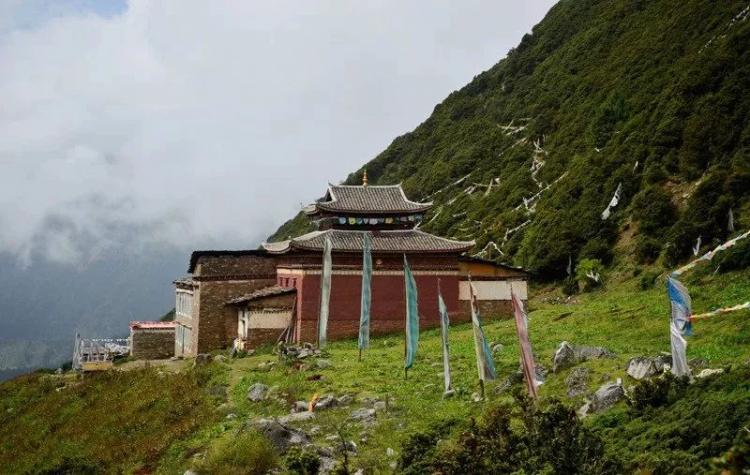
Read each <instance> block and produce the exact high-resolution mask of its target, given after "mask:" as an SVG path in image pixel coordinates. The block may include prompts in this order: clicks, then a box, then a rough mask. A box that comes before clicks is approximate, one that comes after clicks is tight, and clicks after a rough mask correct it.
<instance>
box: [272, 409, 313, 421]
mask: <svg viewBox="0 0 750 475" xmlns="http://www.w3.org/2000/svg"><path fill="white" fill-rule="evenodd" d="M312 419H315V413H314V412H310V411H307V412H295V413H294V414H289V415H288V416H281V417H279V422H281V423H282V424H290V423H294V422H305V421H309V420H312Z"/></svg>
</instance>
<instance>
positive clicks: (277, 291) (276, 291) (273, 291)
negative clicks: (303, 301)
mask: <svg viewBox="0 0 750 475" xmlns="http://www.w3.org/2000/svg"><path fill="white" fill-rule="evenodd" d="M296 291H297V289H295V288H294V287H281V286H279V285H272V286H270V287H263V288H262V289H258V290H255V291H253V292H250V293H248V294H245V295H241V296H239V297H235V298H233V299H231V300H229V301H228V302H227V303H228V304H232V305H234V304H239V303H245V302H250V301H251V300H256V299H260V298H263V297H274V296H276V295H284V294H291V293H293V292H296Z"/></svg>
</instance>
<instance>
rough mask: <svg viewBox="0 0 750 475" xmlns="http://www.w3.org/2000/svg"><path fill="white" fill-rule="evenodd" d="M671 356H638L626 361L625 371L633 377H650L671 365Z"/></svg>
mask: <svg viewBox="0 0 750 475" xmlns="http://www.w3.org/2000/svg"><path fill="white" fill-rule="evenodd" d="M671 364H672V357H671V356H653V357H652V356H638V357H635V358H630V360H629V361H628V369H627V373H628V376H630V377H631V378H633V379H644V378H651V377H653V376H656V375H658V374H661V373H662V372H664V369H665V367H666V366H671Z"/></svg>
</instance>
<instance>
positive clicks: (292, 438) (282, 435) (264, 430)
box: [253, 419, 310, 453]
mask: <svg viewBox="0 0 750 475" xmlns="http://www.w3.org/2000/svg"><path fill="white" fill-rule="evenodd" d="M253 426H254V427H255V428H256V429H257V430H258V432H260V433H261V434H263V435H264V436H266V438H267V439H268V440H269V441H270V442H271V444H273V446H274V447H275V448H276V450H278V451H279V452H282V453H283V452H286V451H287V450H288V449H289V447H291V446H292V445H307V444H310V437H309V436H308V435H307V434H305V433H304V432H302V431H301V430H298V429H294V428H292V427H289V426H287V425H286V424H284V423H282V422H280V421H275V420H273V419H258V420H256V421H253Z"/></svg>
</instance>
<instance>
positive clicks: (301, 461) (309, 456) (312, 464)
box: [284, 447, 320, 475]
mask: <svg viewBox="0 0 750 475" xmlns="http://www.w3.org/2000/svg"><path fill="white" fill-rule="evenodd" d="M284 468H286V470H287V471H288V472H289V473H290V474H295V475H315V474H316V473H318V470H319V469H320V457H318V454H317V453H315V451H314V450H313V449H307V448H304V449H301V448H299V447H292V448H290V449H289V451H288V452H287V453H286V456H285V457H284Z"/></svg>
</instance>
